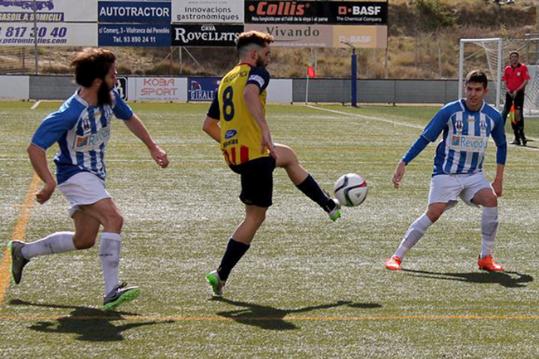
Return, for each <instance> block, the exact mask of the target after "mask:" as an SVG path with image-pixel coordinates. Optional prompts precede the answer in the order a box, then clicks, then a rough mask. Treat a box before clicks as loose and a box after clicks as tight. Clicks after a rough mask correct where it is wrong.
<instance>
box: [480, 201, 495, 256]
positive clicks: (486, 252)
mask: <svg viewBox="0 0 539 359" xmlns="http://www.w3.org/2000/svg"><path fill="white" fill-rule="evenodd" d="M497 230H498V207H483V214H482V215H481V257H486V256H491V255H492V252H493V251H494V241H495V240H496V231H497Z"/></svg>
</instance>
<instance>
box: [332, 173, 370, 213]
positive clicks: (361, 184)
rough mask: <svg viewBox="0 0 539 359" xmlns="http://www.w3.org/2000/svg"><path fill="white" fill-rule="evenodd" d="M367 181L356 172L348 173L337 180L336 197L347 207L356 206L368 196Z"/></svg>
mask: <svg viewBox="0 0 539 359" xmlns="http://www.w3.org/2000/svg"><path fill="white" fill-rule="evenodd" d="M368 191H369V189H368V187H367V181H365V179H364V178H363V177H361V176H360V175H358V174H356V173H347V174H345V175H342V176H341V177H339V179H338V180H337V182H335V197H336V198H337V199H338V200H339V202H340V203H341V204H342V205H344V206H347V207H355V206H359V205H360V204H362V203H363V201H365V198H367V192H368Z"/></svg>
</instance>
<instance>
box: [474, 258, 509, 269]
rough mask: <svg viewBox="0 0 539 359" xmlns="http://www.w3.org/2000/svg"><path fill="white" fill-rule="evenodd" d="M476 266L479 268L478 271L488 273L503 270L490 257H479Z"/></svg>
mask: <svg viewBox="0 0 539 359" xmlns="http://www.w3.org/2000/svg"><path fill="white" fill-rule="evenodd" d="M477 265H478V266H479V269H482V270H486V271H488V272H503V271H504V269H503V267H502V266H501V265H499V264H498V263H496V262H495V261H494V258H492V256H486V257H483V258H481V256H479V259H478V260H477Z"/></svg>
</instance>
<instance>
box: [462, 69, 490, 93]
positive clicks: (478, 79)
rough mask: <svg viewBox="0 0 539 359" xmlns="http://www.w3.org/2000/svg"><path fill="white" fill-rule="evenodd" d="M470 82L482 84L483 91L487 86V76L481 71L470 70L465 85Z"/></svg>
mask: <svg viewBox="0 0 539 359" xmlns="http://www.w3.org/2000/svg"><path fill="white" fill-rule="evenodd" d="M470 82H474V83H478V84H482V85H483V88H485V89H486V88H487V86H488V79H487V75H486V74H485V73H484V72H483V71H481V70H472V71H470V72H468V74H467V75H466V81H465V83H466V84H468V83H470Z"/></svg>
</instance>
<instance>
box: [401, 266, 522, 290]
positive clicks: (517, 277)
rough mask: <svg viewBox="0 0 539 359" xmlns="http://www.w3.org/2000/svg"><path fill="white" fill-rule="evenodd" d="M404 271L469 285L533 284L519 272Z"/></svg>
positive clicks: (516, 286) (509, 286) (515, 286)
mask: <svg viewBox="0 0 539 359" xmlns="http://www.w3.org/2000/svg"><path fill="white" fill-rule="evenodd" d="M402 271H403V272H406V273H408V274H410V275H413V276H415V277H424V278H432V279H443V280H456V281H460V282H469V283H486V284H499V285H501V286H503V287H505V288H522V287H526V283H530V282H533V277H532V276H531V275H529V274H521V273H518V272H469V273H442V272H428V271H421V270H413V269H402Z"/></svg>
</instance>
